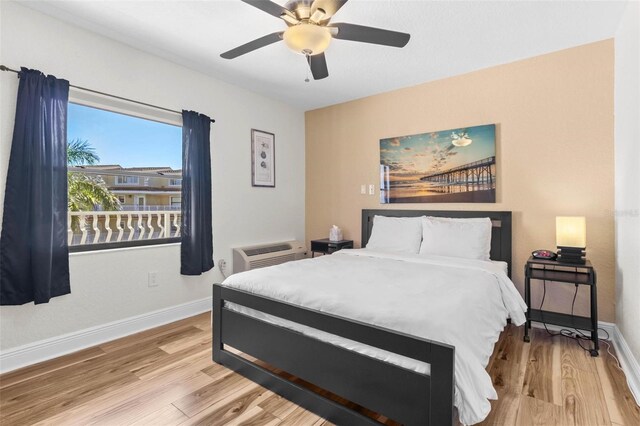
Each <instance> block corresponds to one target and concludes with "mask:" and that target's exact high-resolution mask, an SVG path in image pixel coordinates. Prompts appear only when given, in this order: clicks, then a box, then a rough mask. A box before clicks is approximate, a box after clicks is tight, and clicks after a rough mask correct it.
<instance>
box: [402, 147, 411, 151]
mask: <svg viewBox="0 0 640 426" xmlns="http://www.w3.org/2000/svg"><path fill="white" fill-rule="evenodd" d="M404 150H405V151H412V149H411V148H409V147H408V146H407V147H405V148H404Z"/></svg>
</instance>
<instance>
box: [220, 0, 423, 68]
mask: <svg viewBox="0 0 640 426" xmlns="http://www.w3.org/2000/svg"><path fill="white" fill-rule="evenodd" d="M242 1H243V2H245V3H247V4H250V5H251V6H254V7H256V8H258V9H260V10H262V11H264V12H267V13H268V14H269V15H273V16H275V17H276V18H280V19H282V20H283V21H284V22H285V23H286V24H287V26H288V28H287V29H286V30H284V31H279V32H275V33H272V34H268V35H266V36H264V37H260V38H258V39H256V40H253V41H250V42H249V43H246V44H243V45H242V46H238V47H236V48H235V49H231V50H229V51H227V52H224V53H223V54H222V55H220V56H221V57H223V58H224V59H233V58H237V57H238V56H241V55H244V54H245V53H249V52H252V51H254V50H257V49H260V48H261V47H265V46H268V45H270V44H273V43H275V42H278V41H280V40H284V42H285V44H286V45H287V47H289V48H290V49H291V50H293V51H294V52H296V53H301V54H303V55H304V56H305V57H306V58H307V62H308V64H309V68H311V74H312V75H313V78H314V80H320V79H323V78H325V77H328V76H329V70H328V69H327V61H326V59H325V57H324V51H325V50H326V49H327V47H329V43H330V42H331V39H332V38H336V39H340V40H352V41H359V42H364V43H373V44H381V45H384V46H393V47H404V46H405V45H406V44H407V43H408V42H409V38H410V37H411V36H410V35H409V34H406V33H400V32H396V31H389V30H383V29H381V28H373V27H365V26H363V25H355V24H344V23H338V24H329V21H330V20H331V18H332V17H333V15H334V14H335V13H336V12H337V11H338V10H339V9H340V8H341V7H342V6H344V4H345V3H346V2H347V1H348V0H290V1H288V2H287V3H286V4H285V5H284V6H280V5H279V4H277V3H274V2H272V1H270V0H242Z"/></svg>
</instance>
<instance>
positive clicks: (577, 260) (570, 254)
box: [556, 247, 586, 265]
mask: <svg viewBox="0 0 640 426" xmlns="http://www.w3.org/2000/svg"><path fill="white" fill-rule="evenodd" d="M585 254H586V252H585V248H584V247H558V258H557V259H556V260H557V261H558V262H562V263H573V264H576V265H584V264H585V263H586V260H585V258H584V256H585Z"/></svg>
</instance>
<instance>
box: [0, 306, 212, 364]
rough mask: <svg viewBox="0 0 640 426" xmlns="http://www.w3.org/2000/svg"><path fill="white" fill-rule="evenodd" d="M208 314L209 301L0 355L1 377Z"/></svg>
mask: <svg viewBox="0 0 640 426" xmlns="http://www.w3.org/2000/svg"><path fill="white" fill-rule="evenodd" d="M210 310H211V298H210V297H207V298H204V299H199V300H194V301H192V302H187V303H183V304H181V305H176V306H171V307H169V308H164V309H159V310H157V311H153V312H147V313H145V314H142V315H137V316H135V317H129V318H125V319H122V320H118V321H113V322H110V323H107V324H102V325H98V326H96V327H91V328H87V329H84V330H80V331H76V332H73V333H68V334H63V335H61V336H56V337H52V338H50V339H45V340H40V341H38V342H34V343H29V344H27V345H24V346H19V347H16V348H11V349H8V350H6V351H3V352H0V373H6V372H8V371H12V370H16V369H18V368H22V367H26V366H28V365H32V364H36V363H38V362H42V361H46V360H49V359H52V358H56V357H59V356H62V355H67V354H70V353H72V352H77V351H79V350H81V349H86V348H89V347H91V346H96V345H99V344H101V343H104V342H108V341H111V340H114V339H118V338H120V337H124V336H128V335H130V334H134V333H138V332H140V331H144V330H147V329H150V328H154V327H158V326H161V325H164V324H168V323H171V322H174V321H178V320H181V319H184V318H188V317H190V316H194V315H198V314H201V313H203V312H207V311H210Z"/></svg>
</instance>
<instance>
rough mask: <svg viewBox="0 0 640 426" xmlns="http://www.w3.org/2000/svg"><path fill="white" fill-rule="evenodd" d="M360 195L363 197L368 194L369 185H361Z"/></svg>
mask: <svg viewBox="0 0 640 426" xmlns="http://www.w3.org/2000/svg"><path fill="white" fill-rule="evenodd" d="M360 193H361V194H362V195H366V193H367V185H360Z"/></svg>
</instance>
